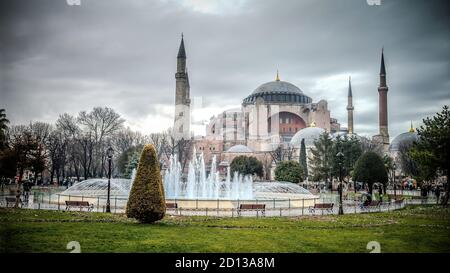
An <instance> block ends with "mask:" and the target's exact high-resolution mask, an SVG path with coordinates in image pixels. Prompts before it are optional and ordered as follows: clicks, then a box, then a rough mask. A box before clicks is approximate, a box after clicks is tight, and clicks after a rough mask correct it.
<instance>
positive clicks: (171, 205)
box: [166, 203, 178, 212]
mask: <svg viewBox="0 0 450 273" xmlns="http://www.w3.org/2000/svg"><path fill="white" fill-rule="evenodd" d="M166 209H174V210H175V212H176V211H177V209H178V203H166Z"/></svg>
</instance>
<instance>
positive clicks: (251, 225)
mask: <svg viewBox="0 0 450 273" xmlns="http://www.w3.org/2000/svg"><path fill="white" fill-rule="evenodd" d="M70 241H78V242H79V243H80V245H81V251H82V252H369V250H367V249H366V246H367V243H368V242H369V241H377V242H379V243H380V245H381V252H450V209H449V208H442V207H440V206H409V207H407V208H405V209H402V210H398V211H395V212H385V213H366V214H357V215H344V216H334V215H330V216H317V217H275V218H269V217H268V218H215V217H172V216H166V217H165V218H164V219H163V220H162V221H159V222H157V223H154V224H139V223H137V222H136V221H134V220H132V219H127V218H126V217H125V216H124V215H120V214H105V213H95V212H91V213H88V212H64V211H45V210H27V209H5V208H2V209H0V252H69V250H67V249H66V245H67V243H68V242H70Z"/></svg>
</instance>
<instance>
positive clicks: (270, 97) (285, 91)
mask: <svg viewBox="0 0 450 273" xmlns="http://www.w3.org/2000/svg"><path fill="white" fill-rule="evenodd" d="M258 98H262V99H263V101H264V102H266V103H275V104H276V103H289V104H306V103H311V102H312V99H311V98H310V97H308V96H306V95H305V94H303V91H302V90H300V88H298V87H297V86H295V85H293V84H292V83H289V82H285V81H280V80H279V78H278V77H277V80H275V81H272V82H267V83H264V84H262V85H260V86H258V88H256V89H255V91H253V92H252V93H251V94H250V96H248V97H247V98H245V99H244V101H243V104H244V105H247V104H254V103H255V102H256V100H257V99H258Z"/></svg>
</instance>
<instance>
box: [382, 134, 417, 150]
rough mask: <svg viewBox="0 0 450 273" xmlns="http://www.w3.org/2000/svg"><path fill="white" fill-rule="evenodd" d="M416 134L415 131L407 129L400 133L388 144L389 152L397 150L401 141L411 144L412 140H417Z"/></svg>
mask: <svg viewBox="0 0 450 273" xmlns="http://www.w3.org/2000/svg"><path fill="white" fill-rule="evenodd" d="M417 139H418V135H417V132H415V131H412V132H411V131H409V132H406V133H403V134H400V135H398V136H396V137H395V138H394V140H392V142H391V145H389V150H390V151H391V152H396V151H398V150H399V148H400V145H401V143H408V144H411V143H413V142H414V141H417Z"/></svg>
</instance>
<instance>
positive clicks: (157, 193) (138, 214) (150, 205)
mask: <svg viewBox="0 0 450 273" xmlns="http://www.w3.org/2000/svg"><path fill="white" fill-rule="evenodd" d="M165 212H166V201H165V197H164V187H163V183H162V178H161V173H160V170H159V162H158V157H157V156H156V151H155V148H154V147H153V145H151V144H147V145H145V146H144V149H143V150H142V153H141V159H140V160H139V165H138V168H137V172H136V178H135V179H134V182H133V186H132V187H131V191H130V197H129V198H128V203H127V210H126V214H127V217H129V218H135V219H137V220H138V221H139V222H142V223H152V222H155V221H158V220H161V219H162V218H163V217H164V214H165Z"/></svg>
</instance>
